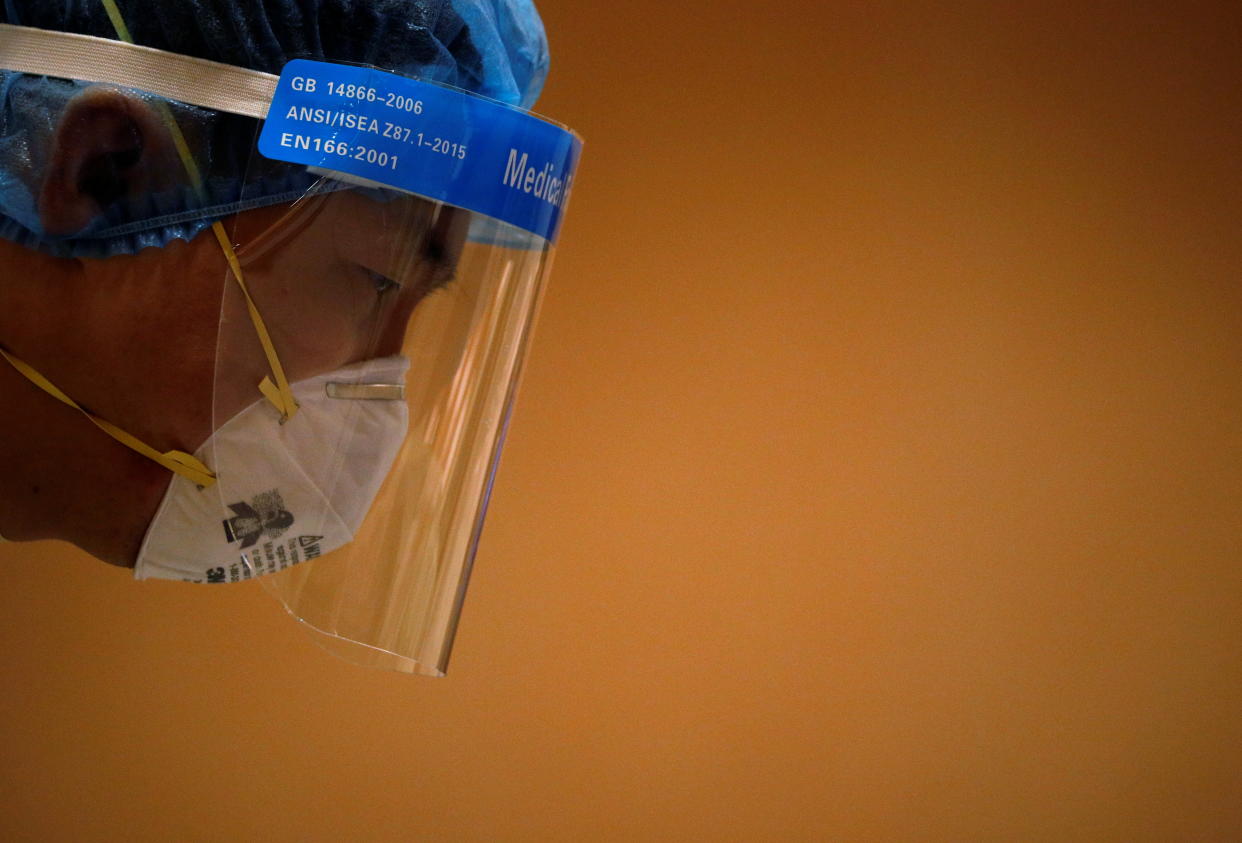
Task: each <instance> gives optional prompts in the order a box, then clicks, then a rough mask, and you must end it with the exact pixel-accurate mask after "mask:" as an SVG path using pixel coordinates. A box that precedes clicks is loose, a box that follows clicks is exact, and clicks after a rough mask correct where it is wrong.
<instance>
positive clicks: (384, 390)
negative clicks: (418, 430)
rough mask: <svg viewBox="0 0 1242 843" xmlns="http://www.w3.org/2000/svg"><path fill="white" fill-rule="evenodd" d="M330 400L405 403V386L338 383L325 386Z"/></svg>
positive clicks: (329, 383)
mask: <svg viewBox="0 0 1242 843" xmlns="http://www.w3.org/2000/svg"><path fill="white" fill-rule="evenodd" d="M324 392H326V393H327V394H328V397H329V398H337V399H340V400H343V401H404V400H405V386H404V385H402V384H399V383H336V382H332V381H329V382H328V383H327V384H326V385H325V386H324Z"/></svg>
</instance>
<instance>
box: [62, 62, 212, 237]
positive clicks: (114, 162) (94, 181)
mask: <svg viewBox="0 0 1242 843" xmlns="http://www.w3.org/2000/svg"><path fill="white" fill-rule="evenodd" d="M186 181H188V176H187V175H186V172H185V168H184V166H183V165H182V164H181V163H180V162H179V160H178V159H177V156H176V150H175V147H174V146H173V143H172V137H171V135H170V133H169V130H168V127H167V126H166V125H165V121H164V118H163V117H161V116H160V114H159V113H158V112H157V111H156V110H155V109H154V108H153V107H152V106H151V105H149V104H148V103H146V102H145V101H143V100H142V99H140V98H138V97H136V96H134V95H133V94H129V93H126V92H125V91H121V90H117V89H115V88H108V87H103V86H92V87H90V88H87V89H86V90H85V91H83V92H82V93H80V94H78V95H77V96H75V97H74V98H73V99H71V100H69V103H68V105H66V106H65V113H64V114H63V115H61V118H60V123H59V125H57V127H56V134H55V136H54V137H53V139H52V155H51V160H50V163H49V164H48V168H47V174H46V176H45V177H44V180H43V186H42V189H41V190H40V192H39V218H40V222H41V223H42V225H43V230H44V231H45V232H47V233H48V234H51V235H53V236H65V235H70V234H74V233H76V232H78V231H81V230H82V229H84V228H85V227H86V226H87V225H88V224H89V223H90V222H91V220H93V219H95V218H96V217H97V216H99V214H100V213H102V212H103V211H104V209H106V208H107V207H108V206H109V205H111V204H113V203H115V202H118V201H122V200H124V199H126V198H130V197H137V196H140V195H142V194H144V193H150V192H153V191H158V190H163V189H167V188H169V187H171V186H173V185H174V184H177V183H182V182H186Z"/></svg>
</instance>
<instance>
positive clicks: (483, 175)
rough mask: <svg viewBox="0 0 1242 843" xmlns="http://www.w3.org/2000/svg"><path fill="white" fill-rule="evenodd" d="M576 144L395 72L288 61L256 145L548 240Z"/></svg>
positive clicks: (502, 109)
mask: <svg viewBox="0 0 1242 843" xmlns="http://www.w3.org/2000/svg"><path fill="white" fill-rule="evenodd" d="M581 151H582V142H581V141H580V140H578V138H577V137H575V136H574V135H573V134H572V133H571V132H568V131H566V130H564V129H562V128H560V127H559V126H554V125H553V124H551V123H548V122H546V121H544V120H540V119H539V118H538V117H534V116H532V115H531V114H529V113H527V112H525V111H521V110H520V109H516V108H510V107H509V106H506V105H504V104H502V103H498V102H494V101H492V100H487V99H483V98H482V97H477V96H474V95H472V94H468V93H465V92H462V91H457V90H454V89H452V88H447V87H444V86H442V85H437V84H434V83H431V82H420V81H417V80H415V79H408V78H406V77H404V76H398V75H396V74H394V73H387V72H385V71H382V70H373V69H371V68H365V67H354V66H353V65H346V64H332V63H328V62H319V61H309V60H306V59H294V60H293V61H291V62H289V63H288V64H287V65H285V69H284V71H283V72H282V73H281V75H280V83H279V85H278V86H277V88H276V96H275V97H274V98H273V99H272V105H271V108H270V109H269V110H268V115H267V120H266V122H265V123H264V126H263V133H262V135H261V136H260V137H259V152H260V153H262V154H263V155H264V156H265V157H267V158H272V159H274V160H277V161H285V162H288V163H291V164H305V165H307V166H309V167H315V168H319V169H324V170H335V171H337V172H340V173H345V174H347V175H351V176H355V177H358V178H361V179H365V180H367V181H370V182H376V183H378V184H381V185H385V186H387V187H394V188H397V189H399V190H406V191H409V192H411V193H416V194H418V195H420V196H425V197H428V198H430V199H437V200H440V201H442V202H447V203H448V204H450V205H456V206H458V207H461V208H465V209H467V210H470V211H476V212H478V213H480V214H485V215H487V216H489V217H494V218H496V219H498V220H501V221H503V222H506V223H509V224H510V225H514V226H516V227H518V228H521V229H524V230H526V231H530V232H533V233H534V234H537V235H539V236H540V237H543V238H544V239H546V240H548V241H549V242H555V241H556V236H557V234H558V233H559V231H560V226H561V215H562V211H563V210H564V208H565V206H566V205H567V204H568V201H569V194H570V190H571V189H572V187H573V178H574V170H575V168H576V167H577V164H578V156H579V155H580V153H581Z"/></svg>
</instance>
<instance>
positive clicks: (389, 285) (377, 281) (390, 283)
mask: <svg viewBox="0 0 1242 843" xmlns="http://www.w3.org/2000/svg"><path fill="white" fill-rule="evenodd" d="M366 272H367V276H368V277H369V278H370V279H371V283H372V284H374V285H375V292H376V293H377V294H378V295H381V296H382V295H384V294H385V293H387V292H389V291H390V290H396V289H399V288H400V287H401V285H400V284H398V283H397V282H396V281H394V280H392V279H391V278H389V277H388V276H387V275H381V274H379V273H378V272H375V271H373V270H370V269H368V270H367V271H366Z"/></svg>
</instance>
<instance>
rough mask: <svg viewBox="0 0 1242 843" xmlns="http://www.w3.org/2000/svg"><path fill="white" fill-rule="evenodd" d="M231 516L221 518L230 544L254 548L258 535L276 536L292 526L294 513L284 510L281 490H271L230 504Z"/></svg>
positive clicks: (270, 537) (272, 537)
mask: <svg viewBox="0 0 1242 843" xmlns="http://www.w3.org/2000/svg"><path fill="white" fill-rule="evenodd" d="M229 509H230V510H232V512H233V517H232V518H226V519H225V520H224V535H225V537H226V538H228V541H229V544H232V543H233V542H238V541H240V542H241V546H242V549H245V548H248V547H253V546H254V545H255V544H257V543H258V541H259V539H260V538H263V537H264V536H266V537H267V538H269V539H278V538H280V537H281V536H282V535H284V533H285V531H286V530H288V529H289V528H290V527H292V526H293V513H291V512H289V511H288V510H286V509H285V502H284V500H282V499H281V497H280V492H279V491H278V490H276V489H272V490H271V491H270V492H264V493H263V494H261V495H256V496H255V498H254V500H252V501H251V502H250V503H245V502H244V501H243V502H242V503H231V504H229Z"/></svg>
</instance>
